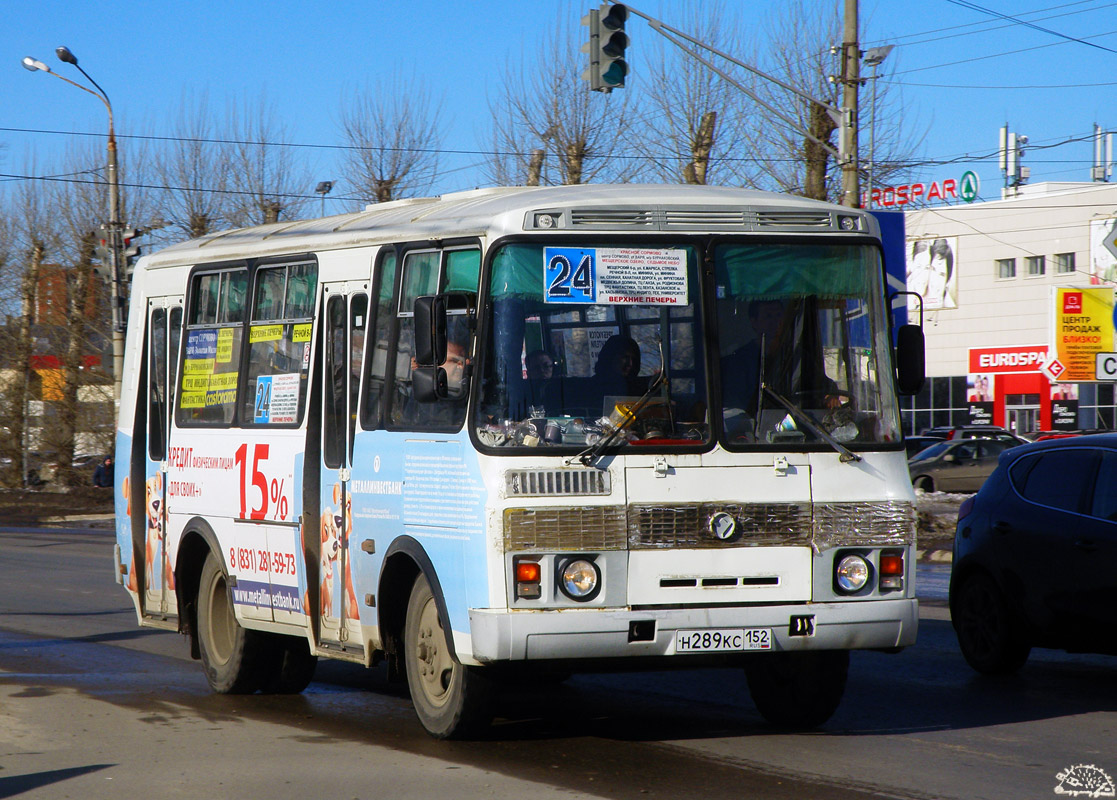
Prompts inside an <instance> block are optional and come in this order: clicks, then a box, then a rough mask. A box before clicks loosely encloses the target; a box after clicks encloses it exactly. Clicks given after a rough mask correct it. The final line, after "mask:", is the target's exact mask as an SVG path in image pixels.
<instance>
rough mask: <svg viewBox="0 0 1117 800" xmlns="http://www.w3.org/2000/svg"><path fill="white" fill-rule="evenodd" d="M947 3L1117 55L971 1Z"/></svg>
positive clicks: (1098, 46) (1092, 44)
mask: <svg viewBox="0 0 1117 800" xmlns="http://www.w3.org/2000/svg"><path fill="white" fill-rule="evenodd" d="M946 2H948V3H953V4H954V5H956V6H961V7H962V8H968V9H970V10H971V11H978V12H980V13H982V14H989V15H990V16H993V17H997V18H998V19H1003V20H1008V21H1009V22H1014V23H1016V24H1017V25H1023V26H1024V27H1026V28H1031V29H1032V30H1036V31H1040V32H1041V33H1049V34H1051V35H1052V36H1057V37H1059V38H1060V39H1065V40H1067V41H1068V42H1077V43H1078V44H1084V45H1087V46H1088V47H1096V48H1097V49H1099V50H1105V51H1106V52H1108V53H1117V50H1114V49H1112V48H1110V47H1105V46H1104V45H1100V44H1096V43H1094V42H1090V41H1087V40H1085V39H1079V38H1077V37H1074V36H1067V35H1066V34H1065V33H1059V32H1058V31H1055V30H1052V29H1051V28H1045V27H1043V26H1042V25H1036V24H1035V23H1034V22H1029V21H1027V20H1025V19H1021V18H1020V17H1014V16H1012V15H1010V14H1002V13H1001V12H999V11H993V10H992V9H990V8H985V7H984V6H979V5H978V4H977V3H971V2H970V0H946Z"/></svg>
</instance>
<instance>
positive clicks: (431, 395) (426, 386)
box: [411, 367, 449, 403]
mask: <svg viewBox="0 0 1117 800" xmlns="http://www.w3.org/2000/svg"><path fill="white" fill-rule="evenodd" d="M411 396H412V397H413V398H415V402H417V403H436V402H438V401H439V400H444V399H446V398H447V397H448V396H449V392H448V391H447V387H446V370H444V369H443V368H442V367H415V369H413V370H411Z"/></svg>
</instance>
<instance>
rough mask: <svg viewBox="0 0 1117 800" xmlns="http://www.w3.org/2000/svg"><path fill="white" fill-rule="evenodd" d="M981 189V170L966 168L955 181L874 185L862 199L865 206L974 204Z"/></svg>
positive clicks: (949, 179)
mask: <svg viewBox="0 0 1117 800" xmlns="http://www.w3.org/2000/svg"><path fill="white" fill-rule="evenodd" d="M980 191H981V181H980V180H978V177H977V173H975V172H971V171H966V172H964V173H962V177H961V178H959V179H957V180H955V179H954V178H947V179H946V180H942V181H932V182H931V183H906V184H904V185H902V186H883V187H880V188H877V187H875V186H874V187H873V190H872V191H871V192H868V193H866V194H865V195H863V196H862V198H861V205H862V206H863V207H865V208H873V207H877V208H896V207H899V206H906V205H912V204H918V203H931V202H934V201H936V200H938V201H940V202H949V201H951V200H961V201H963V202H965V203H972V202H973V201H974V200H976V199H977V195H978V193H979V192H980Z"/></svg>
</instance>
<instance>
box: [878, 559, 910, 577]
mask: <svg viewBox="0 0 1117 800" xmlns="http://www.w3.org/2000/svg"><path fill="white" fill-rule="evenodd" d="M880 574H881V575H903V574H904V557H903V556H897V555H884V554H881V557H880Z"/></svg>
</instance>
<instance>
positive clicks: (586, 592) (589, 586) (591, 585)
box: [557, 556, 601, 603]
mask: <svg viewBox="0 0 1117 800" xmlns="http://www.w3.org/2000/svg"><path fill="white" fill-rule="evenodd" d="M557 582H558V588H559V591H560V592H562V593H563V594H564V595H566V596H567V597H569V598H570V599H571V600H573V601H575V602H577V603H588V602H589V601H590V600H593V599H594V598H595V597H597V595H598V594H599V593H600V592H601V569H600V568H599V567H598V566H597V564H595V563H594V561H593V560H592V559H590V558H586V557H584V556H577V557H575V558H569V559H567V560H565V561H562V562H560V563H559V565H558V575H557Z"/></svg>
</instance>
